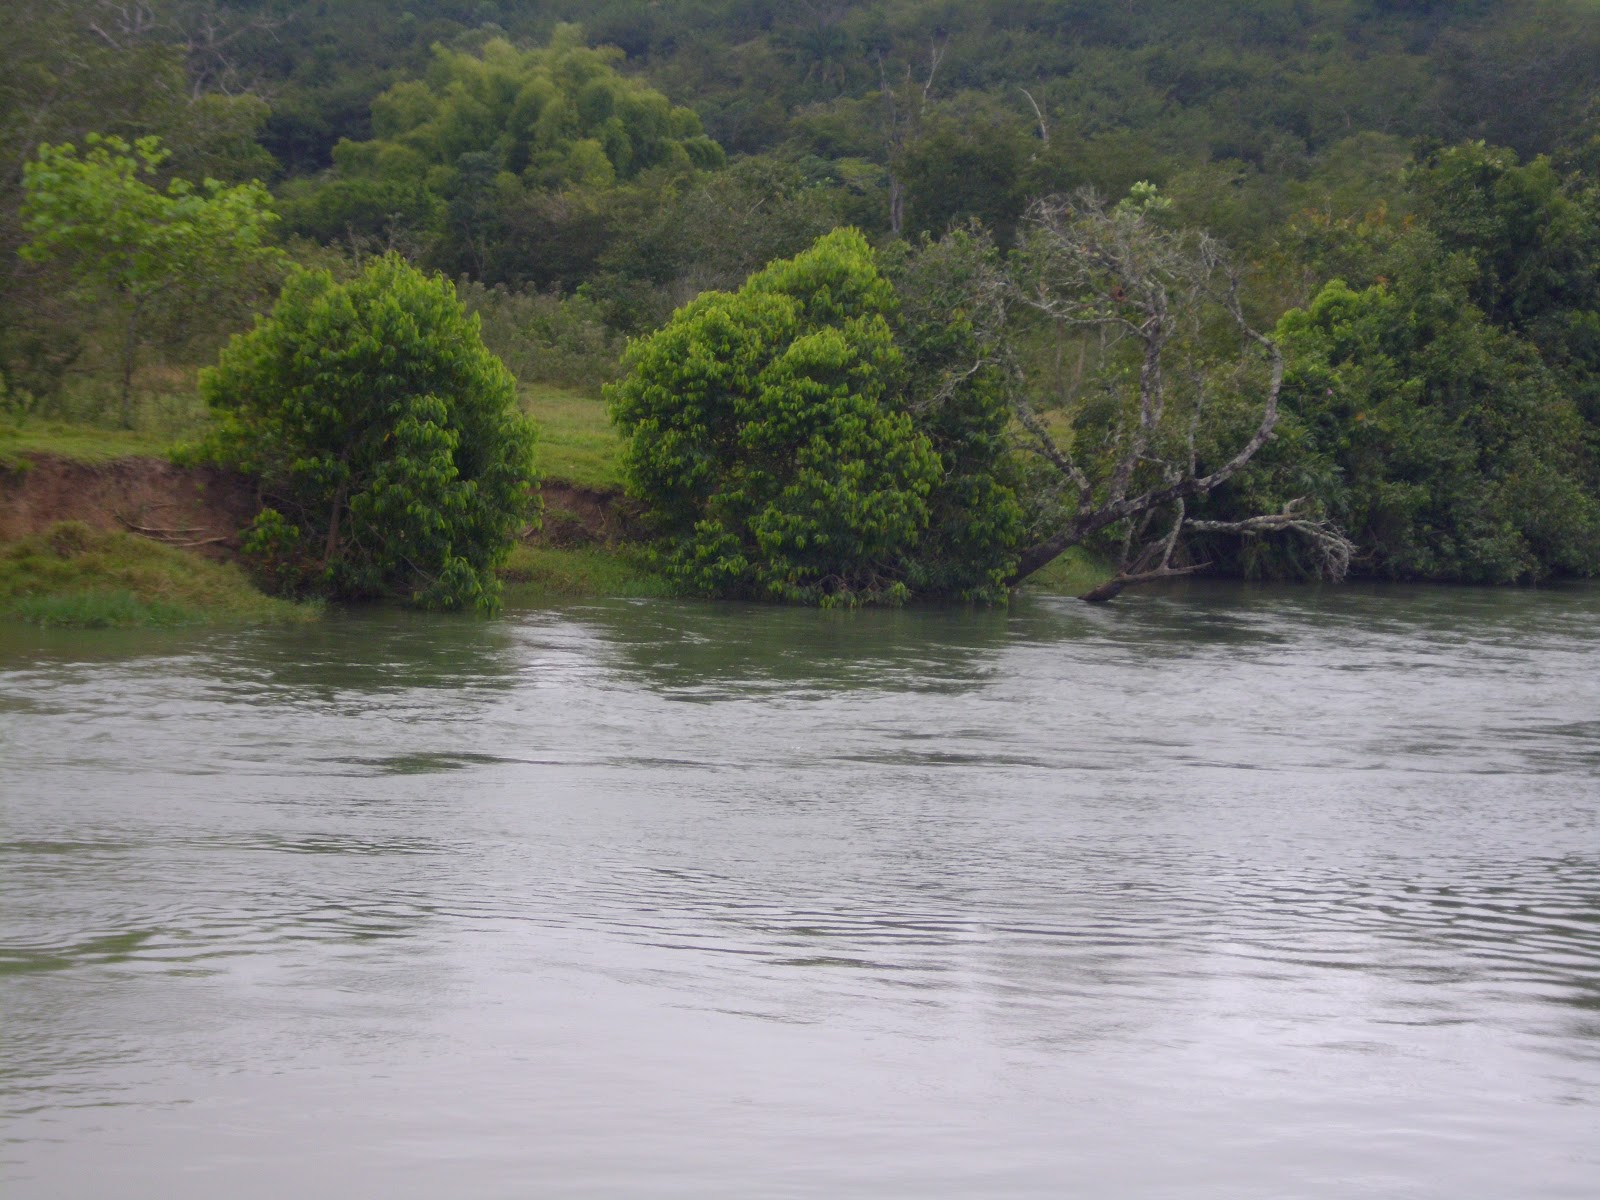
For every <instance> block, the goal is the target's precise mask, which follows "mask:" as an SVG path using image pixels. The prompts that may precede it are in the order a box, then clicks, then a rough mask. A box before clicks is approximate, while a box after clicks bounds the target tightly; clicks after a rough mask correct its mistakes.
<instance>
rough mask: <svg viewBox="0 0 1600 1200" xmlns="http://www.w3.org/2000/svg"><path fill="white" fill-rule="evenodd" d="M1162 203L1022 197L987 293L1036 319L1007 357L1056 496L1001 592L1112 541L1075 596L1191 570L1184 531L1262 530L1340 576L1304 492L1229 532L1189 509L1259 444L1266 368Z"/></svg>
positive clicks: (1270, 360) (1203, 247)
mask: <svg viewBox="0 0 1600 1200" xmlns="http://www.w3.org/2000/svg"><path fill="white" fill-rule="evenodd" d="M1164 209H1165V201H1164V200H1163V199H1162V198H1161V197H1159V196H1158V195H1157V194H1156V191H1155V189H1154V188H1152V187H1150V186H1149V185H1140V186H1137V187H1135V188H1134V189H1133V192H1132V194H1131V195H1130V196H1129V197H1128V198H1127V199H1126V200H1124V201H1123V202H1121V203H1120V204H1117V205H1115V206H1111V207H1107V206H1106V205H1104V204H1103V203H1101V202H1100V201H1098V200H1097V199H1096V198H1094V197H1093V196H1092V195H1088V194H1084V195H1080V196H1079V197H1077V198H1076V199H1071V200H1065V199H1060V198H1056V199H1049V200H1043V201H1039V202H1037V203H1035V204H1034V205H1033V206H1032V208H1031V209H1030V210H1029V213H1028V218H1027V222H1026V226H1025V229H1024V232H1023V234H1022V237H1021V240H1020V245H1019V249H1018V252H1017V255H1016V259H1015V266H1014V268H1013V273H1012V277H1011V278H1010V279H1009V280H1002V279H998V278H996V279H993V280H991V281H990V283H989V286H990V287H991V288H1003V289H1004V290H1005V291H1006V292H1007V293H1008V296H1007V306H1008V307H1009V308H1010V309H1012V310H1017V309H1020V310H1021V312H1022V313H1031V314H1034V315H1035V316H1036V317H1038V318H1042V324H1041V325H1040V326H1039V328H1038V329H1037V331H1036V333H1035V344H1034V350H1035V356H1034V358H1033V359H1032V361H1031V362H1029V361H1027V360H1026V359H1025V358H1022V357H1019V358H1017V359H1014V366H1015V369H1016V370H1017V371H1018V372H1019V374H1020V376H1021V377H1022V378H1021V383H1022V385H1023V386H1022V387H1021V388H1020V389H1019V393H1018V406H1017V415H1018V418H1019V421H1020V423H1021V424H1022V426H1023V428H1024V429H1025V430H1026V432H1027V434H1028V437H1029V439H1030V442H1031V444H1032V447H1033V449H1034V450H1035V451H1036V452H1037V454H1038V456H1039V457H1040V459H1041V460H1042V461H1043V463H1044V464H1046V466H1047V468H1048V472H1049V474H1050V475H1051V476H1053V477H1054V481H1055V485H1056V488H1057V489H1058V491H1059V497H1058V501H1057V503H1055V504H1054V505H1051V506H1048V507H1047V511H1046V512H1045V513H1044V514H1043V519H1044V520H1045V522H1047V523H1046V525H1045V527H1044V528H1043V529H1042V530H1041V533H1042V536H1041V537H1040V538H1039V540H1038V541H1036V542H1035V543H1034V544H1033V545H1031V546H1028V547H1026V548H1025V549H1024V550H1023V551H1022V552H1021V554H1020V557H1019V560H1018V565H1017V569H1016V571H1015V573H1014V574H1013V575H1012V582H1013V583H1015V582H1020V581H1021V580H1023V579H1025V578H1027V576H1028V575H1030V574H1032V573H1033V572H1034V571H1037V570H1038V569H1039V568H1040V567H1043V566H1044V565H1045V564H1047V563H1049V562H1051V561H1052V560H1053V559H1055V558H1056V557H1057V556H1059V555H1060V554H1061V553H1063V552H1064V551H1065V550H1066V549H1067V548H1068V547H1071V546H1077V545H1082V544H1085V543H1088V542H1092V541H1094V540H1096V539H1100V540H1102V541H1104V539H1106V538H1107V537H1108V536H1112V535H1115V547H1116V548H1115V551H1114V552H1115V555H1116V564H1117V565H1116V572H1115V574H1114V575H1113V576H1112V578H1111V579H1109V580H1108V581H1106V582H1105V583H1104V584H1102V585H1101V586H1100V587H1098V588H1095V589H1094V590H1093V591H1091V592H1089V593H1088V594H1087V595H1085V596H1084V599H1086V600H1107V599H1110V598H1112V597H1113V596H1115V595H1117V593H1118V592H1120V591H1121V590H1122V588H1123V587H1125V586H1126V585H1128V584H1130V583H1139V582H1144V581H1147V580H1152V579H1160V578H1165V577H1169V576H1174V575H1186V574H1190V573H1192V572H1194V571H1197V570H1200V569H1202V568H1203V567H1205V566H1207V565H1209V564H1207V563H1205V562H1196V561H1183V559H1182V557H1181V553H1180V552H1181V551H1183V550H1186V549H1187V547H1186V545H1185V538H1186V536H1192V535H1195V534H1202V535H1206V536H1209V537H1217V536H1223V535H1232V536H1244V537H1256V536H1260V535H1262V534H1267V533H1278V532H1290V533H1293V534H1296V535H1298V536H1300V537H1303V538H1305V539H1306V540H1307V541H1308V542H1309V543H1310V544H1311V545H1312V546H1313V547H1314V548H1315V549H1316V551H1317V553H1318V555H1319V558H1320V566H1321V569H1322V571H1323V573H1325V574H1327V575H1329V576H1331V577H1334V578H1338V577H1341V576H1342V575H1343V574H1344V572H1345V570H1346V569H1347V567H1348V565H1349V561H1350V554H1351V550H1352V547H1351V545H1350V543H1349V541H1348V540H1347V539H1346V538H1345V537H1344V536H1343V534H1342V533H1340V532H1339V531H1338V530H1337V529H1336V528H1334V527H1333V526H1332V525H1331V524H1329V523H1328V522H1327V521H1326V520H1324V519H1323V518H1322V517H1321V515H1320V514H1318V513H1317V512H1316V511H1315V510H1314V508H1313V507H1312V506H1311V505H1310V504H1308V503H1307V501H1306V500H1305V499H1304V498H1301V497H1296V498H1294V499H1293V500H1291V501H1289V502H1288V503H1287V504H1285V505H1284V506H1283V507H1282V508H1281V509H1280V510H1279V511H1277V512H1269V513H1257V514H1250V515H1246V516H1243V517H1239V518H1236V519H1230V520H1215V519H1205V518H1200V519H1197V518H1196V517H1195V515H1194V513H1193V512H1192V511H1191V509H1192V506H1193V505H1194V504H1195V503H1196V502H1197V501H1203V500H1204V499H1205V498H1206V497H1207V496H1209V495H1210V494H1211V493H1212V492H1214V491H1215V490H1216V489H1217V488H1219V487H1221V486H1222V485H1223V484H1224V483H1226V482H1227V481H1228V480H1229V479H1231V478H1233V476H1235V475H1236V474H1237V473H1238V472H1239V471H1240V470H1241V469H1242V468H1243V467H1244V466H1245V465H1246V464H1247V463H1249V462H1250V460H1251V459H1252V458H1253V457H1254V456H1255V454H1256V453H1257V452H1258V451H1259V450H1260V449H1261V448H1262V447H1263V446H1265V445H1266V444H1267V441H1268V439H1270V438H1271V437H1272V433H1273V429H1274V427H1275V426H1276V424H1277V421H1278V401H1279V394H1280V392H1281V390H1282V385H1283V374H1284V359H1283V353H1282V351H1281V350H1280V349H1279V347H1278V345H1277V343H1276V342H1274V341H1273V340H1272V339H1271V338H1269V337H1267V336H1266V335H1265V334H1262V333H1260V332H1258V331H1256V330H1255V329H1254V328H1252V327H1251V326H1250V324H1249V323H1248V321H1247V320H1246V319H1245V316H1244V313H1243V310H1242V308H1241V307H1240V303H1239V297H1238V289H1237V280H1236V279H1235V278H1234V277H1233V276H1232V275H1231V274H1230V272H1229V271H1228V269H1227V266H1226V261H1225V258H1224V254H1223V251H1222V247H1221V246H1220V245H1219V244H1218V243H1217V242H1216V241H1215V240H1214V239H1212V238H1210V237H1209V236H1207V235H1204V234H1200V233H1196V232H1194V231H1190V230H1183V229H1174V228H1170V227H1169V226H1168V225H1167V223H1166V218H1165V215H1164ZM1041 342H1042V345H1041V344H1040V343H1041ZM1252 351H1254V352H1255V353H1254V354H1252V353H1251V352H1252ZM1261 360H1264V362H1261ZM1069 363H1070V364H1071V366H1070V367H1068V366H1066V364H1069ZM1047 365H1048V367H1049V368H1050V369H1041V368H1044V367H1046V366H1047ZM1262 365H1264V366H1265V368H1266V370H1265V378H1262V377H1261V371H1260V366H1262ZM1030 384H1031V385H1032V394H1031V395H1030V394H1029V385H1030Z"/></svg>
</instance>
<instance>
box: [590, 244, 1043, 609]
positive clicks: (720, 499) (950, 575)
mask: <svg viewBox="0 0 1600 1200" xmlns="http://www.w3.org/2000/svg"><path fill="white" fill-rule="evenodd" d="M898 320H899V314H898V306H897V304H896V300H895V295H894V290H893V288H892V287H891V286H890V284H889V283H888V282H887V280H885V278H884V277H883V276H882V275H881V274H880V273H879V271H878V268H877V265H876V261H875V259H874V256H873V253H872V250H871V248H870V247H869V246H868V245H867V242H866V239H865V238H864V237H862V235H861V234H860V233H859V232H857V231H855V230H853V229H844V230H837V231H835V232H833V233H831V234H828V235H826V236H824V237H822V238H820V239H818V241H817V242H816V244H815V245H814V246H812V248H811V249H809V250H807V251H806V252H805V253H803V254H800V255H798V256H796V257H795V258H792V259H785V260H781V261H778V262H774V263H772V264H770V265H768V266H767V267H766V268H765V269H764V270H762V271H760V272H758V273H757V274H755V275H753V276H751V278H750V279H749V280H748V281H747V282H746V283H745V285H744V286H743V287H742V288H741V289H740V290H739V291H738V292H735V293H732V294H729V293H725V292H708V293H706V294H705V295H702V296H701V297H700V298H699V299H698V300H696V301H694V302H693V303H691V304H689V305H687V306H685V307H684V308H682V309H680V310H679V311H678V312H677V313H676V314H675V315H674V317H673V319H672V320H671V321H670V322H669V323H668V324H667V325H666V327H665V328H663V329H661V330H660V331H658V332H657V333H655V334H653V335H651V336H650V337H648V338H644V339H642V340H640V341H639V342H636V343H635V344H634V345H633V346H632V347H631V348H630V350H629V353H628V355H627V359H626V366H627V368H628V374H627V376H626V378H624V379H623V380H622V381H621V382H620V383H617V384H615V385H613V386H612V387H611V388H610V389H609V398H610V402H611V406H612V413H613V416H614V417H615V419H616V421H617V423H618V425H619V426H620V427H621V429H622V431H623V432H624V434H626V435H627V437H628V438H629V442H628V446H627V449H626V452H625V456H624V464H625V470H626V474H627V478H628V483H629V487H630V490H631V491H632V492H633V494H634V495H636V496H638V497H639V498H641V499H643V500H644V501H645V503H646V504H647V505H648V506H649V510H650V513H651V516H652V518H653V519H654V521H655V523H656V528H657V530H658V532H659V533H660V535H661V538H662V540H663V544H664V554H663V557H664V559H665V562H666V565H667V567H668V569H669V570H670V572H671V573H672V574H673V575H674V576H675V577H676V578H677V579H678V580H679V581H680V582H682V583H683V584H684V585H686V586H687V587H689V588H691V589H692V590H695V591H698V592H700V593H702V594H707V595H719V596H743V597H751V598H761V599H780V600H789V601H799V602H804V603H822V604H856V603H870V602H889V603H896V602H900V601H903V600H905V599H906V598H907V597H908V596H910V595H911V593H912V591H913V589H914V588H917V587H921V588H923V589H925V590H928V591H939V592H945V593H962V592H965V593H968V594H976V593H981V592H983V591H984V590H985V589H986V588H988V589H991V594H992V589H994V588H996V587H997V585H998V583H999V581H1000V580H1001V579H1002V578H1003V577H1004V575H1005V573H1006V569H1007V567H1008V565H1009V559H1010V552H1011V548H1012V544H1013V543H1014V540H1015V537H1014V532H1011V533H1010V534H1009V537H1008V535H1007V532H1006V531H1007V529H1008V526H1007V521H1006V518H1005V516H1004V512H1003V511H1002V512H1001V513H1000V515H996V514H995V513H994V512H993V511H986V512H983V513H979V514H975V519H978V520H983V519H985V518H987V519H989V520H990V521H991V524H992V525H993V527H994V528H995V529H997V530H999V531H1000V533H1001V536H999V537H997V538H996V539H995V540H994V541H992V542H989V543H987V544H984V545H978V546H974V545H972V544H971V543H969V542H963V541H962V540H961V539H960V538H956V537H950V536H945V535H942V534H935V535H934V536H931V537H930V536H929V533H928V530H929V524H930V518H931V517H932V516H933V515H934V514H938V513H944V512H946V511H947V510H948V508H949V507H950V506H951V503H952V497H953V496H955V495H957V494H959V493H960V492H961V491H962V490H965V492H967V493H969V494H970V495H971V496H972V498H973V499H975V500H977V501H980V502H982V503H984V504H985V505H986V506H987V507H988V508H989V509H991V510H992V509H994V508H999V509H1001V510H1004V507H1005V505H1006V504H1008V503H1009V504H1010V505H1011V511H1013V512H1014V511H1015V504H1014V501H1012V500H1011V499H1010V493H1009V492H1008V491H1005V490H1004V488H1003V487H1001V486H999V485H994V486H992V487H985V486H983V485H982V484H975V482H974V480H973V479H972V478H971V476H973V475H974V474H976V473H979V472H978V466H979V464H978V462H977V461H976V460H977V459H978V458H979V457H981V452H982V450H983V449H984V447H983V446H981V445H979V444H978V443H979V442H981V436H980V435H979V434H974V435H973V436H972V437H962V436H961V435H960V432H959V431H958V430H954V429H950V428H941V429H939V430H938V433H939V436H940V437H941V439H942V440H943V442H944V443H945V445H946V446H947V447H948V448H949V454H948V459H947V457H946V456H945V455H944V454H942V453H941V448H940V447H939V446H937V445H936V444H935V441H934V438H933V437H930V435H929V433H928V432H926V431H925V429H924V428H923V427H921V425H919V420H918V416H917V415H916V414H914V413H913V411H912V408H913V405H912V404H911V402H910V399H909V397H908V395H907V393H906V384H907V382H908V379H909V378H910V376H909V375H908V371H907V366H906V361H905V356H904V354H903V353H902V351H901V349H900V348H899V346H898V345H897V344H896V339H895V328H894V326H895V323H896V322H898ZM922 334H923V336H924V338H925V339H926V340H927V341H929V342H930V343H931V342H933V341H934V338H933V336H932V334H931V333H930V332H929V331H926V330H923V331H922ZM932 353H933V352H932V351H930V354H932ZM935 373H937V372H936V367H934V366H930V367H929V369H928V372H927V374H928V375H929V376H930V377H931V376H932V375H933V374H935ZM951 394H952V395H956V394H959V389H953V390H952V393H951ZM929 400H930V404H929V411H930V412H932V413H935V414H938V415H941V416H947V417H950V419H951V421H952V422H953V421H954V420H955V418H956V416H957V415H958V414H957V411H956V410H955V409H954V408H953V407H952V406H951V404H950V403H949V402H948V400H946V399H937V398H932V397H930V398H929ZM988 448H989V449H994V448H995V447H993V446H989V447H988ZM963 455H965V456H966V457H964V458H963V457H962V456H963ZM951 489H954V490H951ZM952 547H959V548H961V549H964V550H976V554H975V555H974V557H973V559H972V560H971V561H968V562H966V563H965V564H964V565H962V566H960V567H959V568H955V567H952V566H951V564H950V563H948V562H940V563H930V562H929V560H928V556H929V555H933V556H938V555H940V554H941V553H942V552H943V551H947V550H950V549H951V548H952Z"/></svg>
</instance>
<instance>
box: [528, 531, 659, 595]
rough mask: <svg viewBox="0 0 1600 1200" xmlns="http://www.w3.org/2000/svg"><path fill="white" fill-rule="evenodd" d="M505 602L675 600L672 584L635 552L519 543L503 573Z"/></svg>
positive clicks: (626, 548)
mask: <svg viewBox="0 0 1600 1200" xmlns="http://www.w3.org/2000/svg"><path fill="white" fill-rule="evenodd" d="M500 577H501V578H502V579H504V580H505V584H506V590H505V599H506V603H508V604H512V605H516V604H536V603H538V602H539V601H542V600H553V599H576V598H593V597H597V596H670V595H672V594H673V591H672V587H671V585H670V584H669V583H668V582H667V581H666V580H665V579H663V578H662V577H661V576H660V575H658V574H656V573H655V572H654V571H653V570H651V569H650V567H649V565H648V563H647V562H646V560H645V556H644V553H643V551H641V550H638V549H636V548H633V547H618V548H614V549H605V548H602V547H599V546H583V547H579V548H575V549H570V550H558V549H556V548H554V547H552V546H529V545H525V544H519V545H518V546H517V547H516V548H515V549H514V550H513V551H512V552H511V561H510V562H508V563H507V564H506V565H505V566H504V567H502V568H501V569H500Z"/></svg>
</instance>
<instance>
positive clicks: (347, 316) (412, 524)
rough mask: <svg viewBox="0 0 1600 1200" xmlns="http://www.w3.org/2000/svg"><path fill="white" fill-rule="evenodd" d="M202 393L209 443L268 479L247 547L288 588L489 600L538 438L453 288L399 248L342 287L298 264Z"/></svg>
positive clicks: (522, 517) (446, 603) (533, 507)
mask: <svg viewBox="0 0 1600 1200" xmlns="http://www.w3.org/2000/svg"><path fill="white" fill-rule="evenodd" d="M200 388H201V392H202V394H203V395H204V396H205V398H206V401H207V403H208V404H209V405H210V406H211V408H212V409H213V410H214V411H215V412H216V414H217V416H218V417H219V418H220V422H221V425H220V429H219V431H218V432H217V433H216V434H214V435H213V437H212V438H211V440H210V442H209V444H208V446H207V447H206V449H205V453H206V455H207V456H208V457H211V458H213V459H215V460H217V461H220V462H222V463H224V464H227V465H230V466H233V467H236V468H238V469H240V470H243V471H245V472H247V473H249V474H252V475H255V476H258V477H259V478H260V480H261V486H262V494H263V496H264V497H265V499H266V500H267V501H268V504H269V507H267V508H265V509H264V510H263V511H262V513H261V515H260V516H259V517H258V518H257V519H256V522H255V524H254V526H253V527H252V530H251V533H250V535H249V536H248V538H247V541H246V545H247V548H248V549H249V550H251V551H252V552H253V553H254V554H255V555H256V557H257V558H258V560H259V561H260V563H261V565H262V567H263V569H264V571H265V572H266V573H267V574H268V575H269V576H271V577H273V578H274V579H275V581H276V582H277V583H278V584H279V585H280V586H281V587H283V588H284V589H285V590H290V591H320V592H324V593H326V594H330V595H333V596H340V597H351V598H360V597H381V596H396V597H400V598H402V599H405V600H407V601H409V602H411V603H415V604H418V605H421V606H423V607H429V608H458V607H462V606H465V605H475V606H476V607H478V608H479V609H483V610H490V609H492V608H493V607H494V606H495V604H496V603H497V600H498V596H499V581H498V580H497V579H496V577H495V574H494V568H495V567H496V566H497V565H499V564H500V563H501V562H503V561H504V559H505V556H506V554H507V553H508V552H509V551H510V548H511V545H512V541H513V539H514V538H515V537H516V536H517V534H518V533H519V532H520V531H521V530H522V528H523V527H524V525H525V524H526V523H527V522H528V521H529V520H530V519H533V518H534V517H535V516H536V514H537V511H538V501H537V499H536V498H535V497H534V495H533V492H532V488H533V485H534V482H535V480H534V475H533V467H532V451H533V441H534V431H533V426H532V423H531V422H530V421H529V420H528V419H527V418H526V417H524V416H523V415H522V414H521V412H520V410H519V409H518V407H517V399H516V383H515V381H514V380H513V379H512V377H511V374H510V372H508V371H507V370H506V369H505V367H504V365H503V364H502V363H501V362H500V360H499V359H497V358H496V357H495V356H494V355H493V354H491V353H490V352H489V351H488V350H486V349H485V348H484V345H483V342H482V339H481V338H480V337H479V335H478V319H477V318H476V317H470V316H468V315H467V313H466V312H465V310H464V309H463V308H462V306H461V303H460V301H459V300H458V299H457V297H456V292H455V288H454V287H453V286H452V285H451V284H450V282H449V281H448V280H446V279H444V278H443V277H441V276H433V277H431V278H430V277H429V276H426V275H424V274H422V273H421V272H419V271H417V270H416V269H415V268H413V267H411V266H409V265H407V264H406V263H405V262H404V260H402V259H400V258H399V257H398V256H396V255H392V254H391V255H385V256H384V257H382V258H378V259H374V260H373V261H371V262H370V263H369V264H368V265H367V267H366V269H365V270H364V271H363V272H362V274H361V275H360V276H359V277H358V278H357V279H355V280H353V281H351V282H350V283H348V284H337V283H335V282H334V280H333V278H332V276H330V275H329V274H328V273H326V272H323V271H304V270H300V271H296V272H295V273H294V274H293V275H292V276H291V277H290V279H289V282H288V283H287V284H286V285H285V287H284V290H283V295H282V297H281V298H280V299H279V301H278V304H277V306H276V307H275V308H274V309H273V311H272V314H271V315H270V316H269V317H267V318H266V319H264V320H262V321H261V322H259V323H258V324H257V326H256V328H255V329H254V330H253V331H251V332H250V333H248V334H245V335H242V336H240V337H236V338H235V339H234V340H233V342H232V343H231V344H230V345H229V347H228V348H227V350H226V351H224V352H223V355H222V358H221V361H220V363H219V364H218V365H217V366H216V367H215V368H212V369H209V370H206V371H204V372H202V373H201V378H200Z"/></svg>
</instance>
